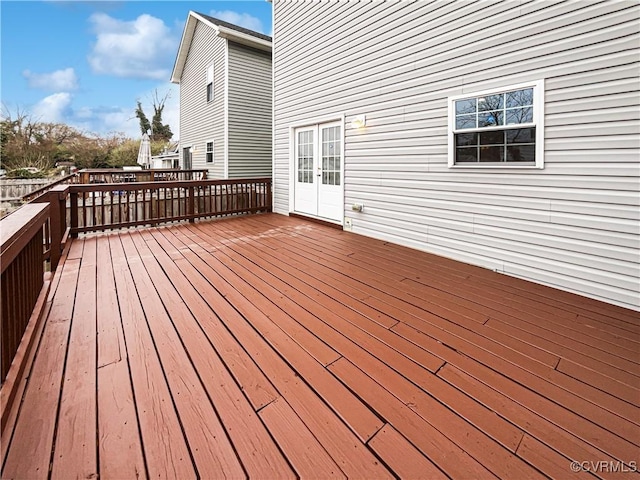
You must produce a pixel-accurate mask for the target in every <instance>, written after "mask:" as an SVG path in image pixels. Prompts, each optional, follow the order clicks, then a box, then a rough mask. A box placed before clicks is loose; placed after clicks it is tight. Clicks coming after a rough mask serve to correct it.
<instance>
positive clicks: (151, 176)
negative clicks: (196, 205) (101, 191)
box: [78, 168, 207, 184]
mask: <svg viewBox="0 0 640 480" xmlns="http://www.w3.org/2000/svg"><path fill="white" fill-rule="evenodd" d="M78 175H79V177H80V181H79V182H78V183H82V184H88V183H125V182H161V181H186V180H206V179H207V170H206V169H196V170H178V169H173V168H160V169H151V170H126V171H125V170H122V169H119V168H91V169H84V170H80V171H79V172H78Z"/></svg>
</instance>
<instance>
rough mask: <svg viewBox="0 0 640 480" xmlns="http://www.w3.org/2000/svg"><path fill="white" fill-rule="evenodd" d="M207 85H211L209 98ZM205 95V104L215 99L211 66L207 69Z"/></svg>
mask: <svg viewBox="0 0 640 480" xmlns="http://www.w3.org/2000/svg"><path fill="white" fill-rule="evenodd" d="M209 85H211V98H209ZM205 95H206V99H207V103H211V102H213V99H214V98H215V95H214V82H213V64H211V65H209V66H208V67H207V83H206V86H205Z"/></svg>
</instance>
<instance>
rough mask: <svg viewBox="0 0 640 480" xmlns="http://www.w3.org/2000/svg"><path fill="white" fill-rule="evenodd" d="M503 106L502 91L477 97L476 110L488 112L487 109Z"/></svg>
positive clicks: (498, 108) (499, 108)
mask: <svg viewBox="0 0 640 480" xmlns="http://www.w3.org/2000/svg"><path fill="white" fill-rule="evenodd" d="M503 108H504V93H499V94H497V95H487V96H484V97H480V98H478V110H479V111H481V112H488V111H489V110H502V109H503Z"/></svg>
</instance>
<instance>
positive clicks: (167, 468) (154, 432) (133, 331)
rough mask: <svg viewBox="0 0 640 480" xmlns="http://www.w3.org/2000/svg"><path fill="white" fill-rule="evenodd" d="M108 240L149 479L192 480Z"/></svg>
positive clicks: (120, 257) (138, 314) (140, 320)
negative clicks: (185, 479) (183, 479)
mask: <svg viewBox="0 0 640 480" xmlns="http://www.w3.org/2000/svg"><path fill="white" fill-rule="evenodd" d="M108 238H109V246H110V249H111V258H112V261H113V271H114V277H115V279H116V290H117V292H118V302H119V305H120V312H121V313H120V314H121V318H122V327H123V331H124V338H125V342H126V345H127V357H128V362H129V370H130V372H131V373H130V375H131V381H132V383H133V394H134V396H135V403H136V412H137V416H138V423H139V428H140V434H141V437H142V439H141V440H142V442H143V445H144V455H145V459H146V464H147V472H148V475H149V477H150V478H176V479H181V478H193V477H194V476H195V475H196V473H195V469H194V466H193V462H192V460H191V454H190V451H189V448H188V447H187V442H186V440H185V438H184V434H183V432H182V428H181V425H180V421H179V419H178V415H177V413H176V411H175V408H174V406H173V400H172V398H171V395H170V393H169V388H168V387H167V381H166V379H165V377H164V373H163V371H162V367H161V365H160V361H159V359H158V356H157V353H156V350H155V347H154V343H153V340H152V338H151V334H150V333H149V327H148V325H147V322H146V319H145V316H144V312H143V310H142V306H141V305H140V299H139V297H138V293H137V291H136V287H135V284H134V282H133V278H132V276H131V272H130V271H129V267H128V264H127V258H126V256H125V252H124V249H123V248H122V244H121V243H120V238H119V237H118V236H115V235H114V236H110V237H108Z"/></svg>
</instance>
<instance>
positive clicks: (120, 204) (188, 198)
mask: <svg viewBox="0 0 640 480" xmlns="http://www.w3.org/2000/svg"><path fill="white" fill-rule="evenodd" d="M69 194H70V199H71V201H70V219H71V223H70V227H71V230H70V231H71V235H72V236H77V235H78V233H82V232H92V231H100V230H107V229H114V228H123V227H132V226H138V225H156V224H159V223H166V222H175V221H183V220H190V221H193V220H195V219H197V218H206V217H220V216H227V215H237V214H243V213H257V212H267V211H271V178H256V179H239V180H199V181H177V182H171V181H164V182H138V183H118V184H93V185H72V186H70V188H69Z"/></svg>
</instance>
